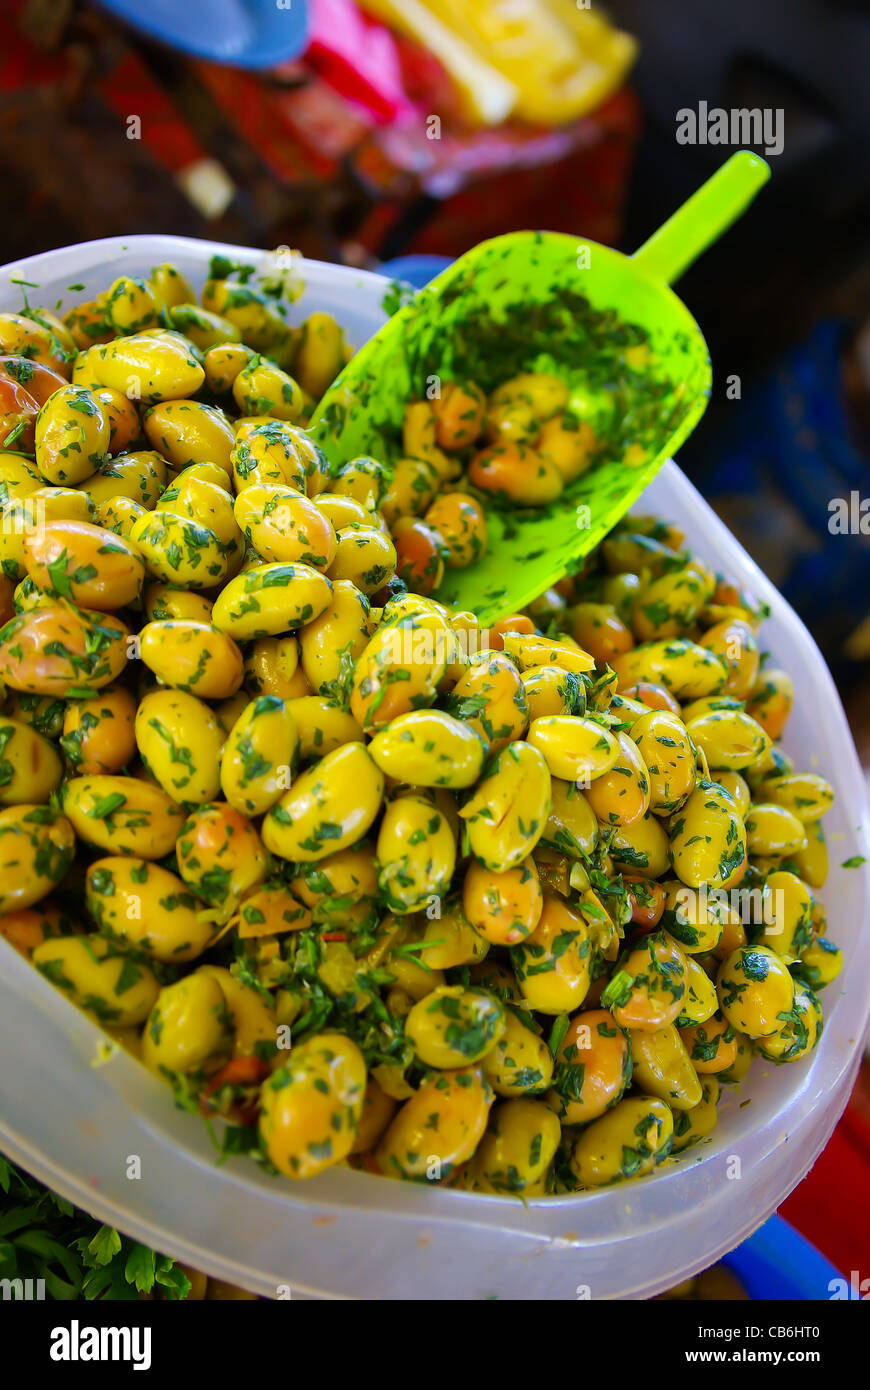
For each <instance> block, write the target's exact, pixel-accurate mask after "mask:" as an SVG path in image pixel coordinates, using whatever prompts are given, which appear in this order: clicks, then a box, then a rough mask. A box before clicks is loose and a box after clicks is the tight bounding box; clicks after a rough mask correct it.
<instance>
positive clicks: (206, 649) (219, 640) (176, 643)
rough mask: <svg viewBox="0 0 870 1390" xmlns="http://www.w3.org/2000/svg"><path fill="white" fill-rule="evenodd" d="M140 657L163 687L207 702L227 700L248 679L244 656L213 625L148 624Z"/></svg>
mask: <svg viewBox="0 0 870 1390" xmlns="http://www.w3.org/2000/svg"><path fill="white" fill-rule="evenodd" d="M139 655H140V657H141V658H142V660H143V661H144V663H145V665H146V666H147V667H148V669H149V670H151V671H153V672H154V674H155V676H156V677H157V679H158V680H159V681H160V682H161V684H163V685H170V686H172V687H173V688H175V689H177V690H186V691H187V692H188V693H189V694H191V695H198V696H199V697H200V698H201V699H203V700H227V699H229V697H230V696H231V695H235V693H236V691H237V690H238V688H239V686H240V685H241V683H242V678H243V676H244V663H243V660H242V653H241V652H240V651H239V648H238V647H237V646H236V644H235V642H234V641H233V639H232V638H231V637H227V635H226V634H225V633H223V632H221V631H220V629H219V628H217V627H215V626H214V624H213V623H209V622H198V621H196V620H194V619H190V618H174V619H168V620H161V621H157V622H152V623H147V624H146V625H145V627H143V628H142V630H141V631H140V633H139Z"/></svg>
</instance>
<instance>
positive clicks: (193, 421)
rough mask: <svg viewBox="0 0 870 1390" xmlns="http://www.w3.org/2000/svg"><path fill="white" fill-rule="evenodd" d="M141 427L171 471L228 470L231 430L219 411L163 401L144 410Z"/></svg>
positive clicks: (187, 403) (210, 406)
mask: <svg viewBox="0 0 870 1390" xmlns="http://www.w3.org/2000/svg"><path fill="white" fill-rule="evenodd" d="M142 424H143V428H144V430H145V434H146V435H147V437H148V442H149V444H150V445H151V447H152V449H156V450H157V451H158V452H159V453H160V454H162V455H163V457H164V458H165V459H166V461H167V463H169V464H170V466H171V467H172V468H174V469H181V468H187V467H189V465H191V464H197V463H215V464H217V465H218V466H219V467H220V468H222V469H223V470H224V471H226V470H228V469H229V467H230V453H231V451H232V449H233V446H234V444H235V439H236V437H235V434H234V433H233V427H232V425H231V424H230V422H229V420H228V419H227V417H226V416H225V415H224V413H223V411H222V410H218V408H217V407H216V406H213V405H202V404H201V403H200V402H199V401H176V400H169V401H163V402H162V403H161V404H160V405H154V406H152V407H151V409H150V410H146V412H145V414H144V416H143V417H142Z"/></svg>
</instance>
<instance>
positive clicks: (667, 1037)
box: [630, 967, 701, 1110]
mask: <svg viewBox="0 0 870 1390" xmlns="http://www.w3.org/2000/svg"><path fill="white" fill-rule="evenodd" d="M699 969H700V967H699ZM630 1038H631V1061H632V1070H631V1079H632V1081H633V1083H634V1084H635V1086H637V1088H638V1089H639V1090H641V1091H643V1092H644V1093H645V1094H646V1095H648V1096H658V1098H659V1100H664V1101H667V1103H668V1105H669V1106H670V1108H671V1109H672V1110H691V1109H692V1108H693V1107H694V1106H696V1105H698V1104H700V1101H701V1083H700V1081H699V1080H698V1074H697V1072H696V1071H695V1069H694V1067H693V1066H692V1063H691V1061H690V1059H689V1054H688V1052H687V1051H686V1047H685V1043H684V1042H683V1040H682V1038H681V1037H680V1035H679V1033H678V1032H677V1030H676V1028H675V1027H674V1025H673V1024H672V1023H668V1024H665V1026H664V1027H662V1028H655V1029H640V1028H633V1029H632V1031H631V1034H630Z"/></svg>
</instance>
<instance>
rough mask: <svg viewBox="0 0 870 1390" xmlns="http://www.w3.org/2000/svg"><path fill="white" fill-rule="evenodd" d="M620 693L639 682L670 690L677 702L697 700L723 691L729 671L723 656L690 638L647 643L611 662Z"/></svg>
mask: <svg viewBox="0 0 870 1390" xmlns="http://www.w3.org/2000/svg"><path fill="white" fill-rule="evenodd" d="M611 665H612V666H613V669H614V670H615V671H616V673H617V675H618V677H619V688H620V690H627V689H628V688H629V687H631V686H633V685H636V684H637V682H638V681H652V682H653V683H654V684H656V685H663V686H664V687H665V689H667V690H670V691H671V692H672V693H673V694H674V695H676V697H677V699H678V700H680V701H683V700H697V699H700V698H702V697H703V696H705V695H715V694H717V692H718V691H720V690H722V689H724V686H725V682H726V680H727V678H728V668H727V666H726V663H725V660H724V658H723V657H721V656H719V655H718V653H716V652H712V651H709V650H708V649H707V648H706V647H701V646H698V645H697V643H695V642H690V641H689V640H688V639H687V638H684V637H678V638H674V639H673V640H672V641H665V642H645V643H643V644H642V645H641V646H639V647H635V648H634V649H633V650H632V651H630V652H624V653H623V655H622V656H618V657H616V658H615V659H614V661H613V662H611Z"/></svg>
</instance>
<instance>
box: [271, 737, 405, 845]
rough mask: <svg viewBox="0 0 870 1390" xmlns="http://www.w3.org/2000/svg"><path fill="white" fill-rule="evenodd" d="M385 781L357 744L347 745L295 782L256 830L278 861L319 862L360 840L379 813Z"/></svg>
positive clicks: (322, 760) (323, 759)
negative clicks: (259, 829)
mask: <svg viewBox="0 0 870 1390" xmlns="http://www.w3.org/2000/svg"><path fill="white" fill-rule="evenodd" d="M383 788H384V781H383V776H382V774H381V772H380V771H379V770H378V768H377V767H375V764H374V763H373V762H372V760H371V758H370V757H369V755H368V753H367V752H366V750H365V748H364V747H363V745H362V744H361V743H348V744H345V745H344V747H342V748H338V749H336V750H335V752H333V753H327V755H326V756H325V757H324V758H321V760H320V762H318V763H315V764H314V766H313V767H312V768H310V769H309V770H308V771H307V772H304V773H302V775H301V776H300V777H297V778H296V780H295V782H294V783H293V785H292V786H291V787H290V789H289V791H286V792H285V793H284V794H283V796H282V797H281V799H280V800H279V801H278V803H277V804H276V805H275V806H272V807H271V808H270V810H269V811H268V812H267V814H266V817H265V819H264V821H263V824H262V827H261V834H262V838H263V844H264V845H265V846H266V848H267V849H268V850H270V851H271V852H272V853H273V854H277V855H278V856H279V857H281V858H283V859H292V860H296V861H299V862H302V863H307V862H311V861H314V860H317V859H323V858H325V857H326V855H328V854H334V853H335V851H336V850H339V849H345V848H347V847H348V846H349V845H352V844H354V843H355V842H356V841H357V840H359V839H361V838H362V836H363V835H364V834H365V833H366V831H367V830H368V829H370V827H371V826H372V824H373V823H374V821H375V818H376V816H377V814H378V811H379V810H380V806H381V799H382V796H383Z"/></svg>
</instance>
